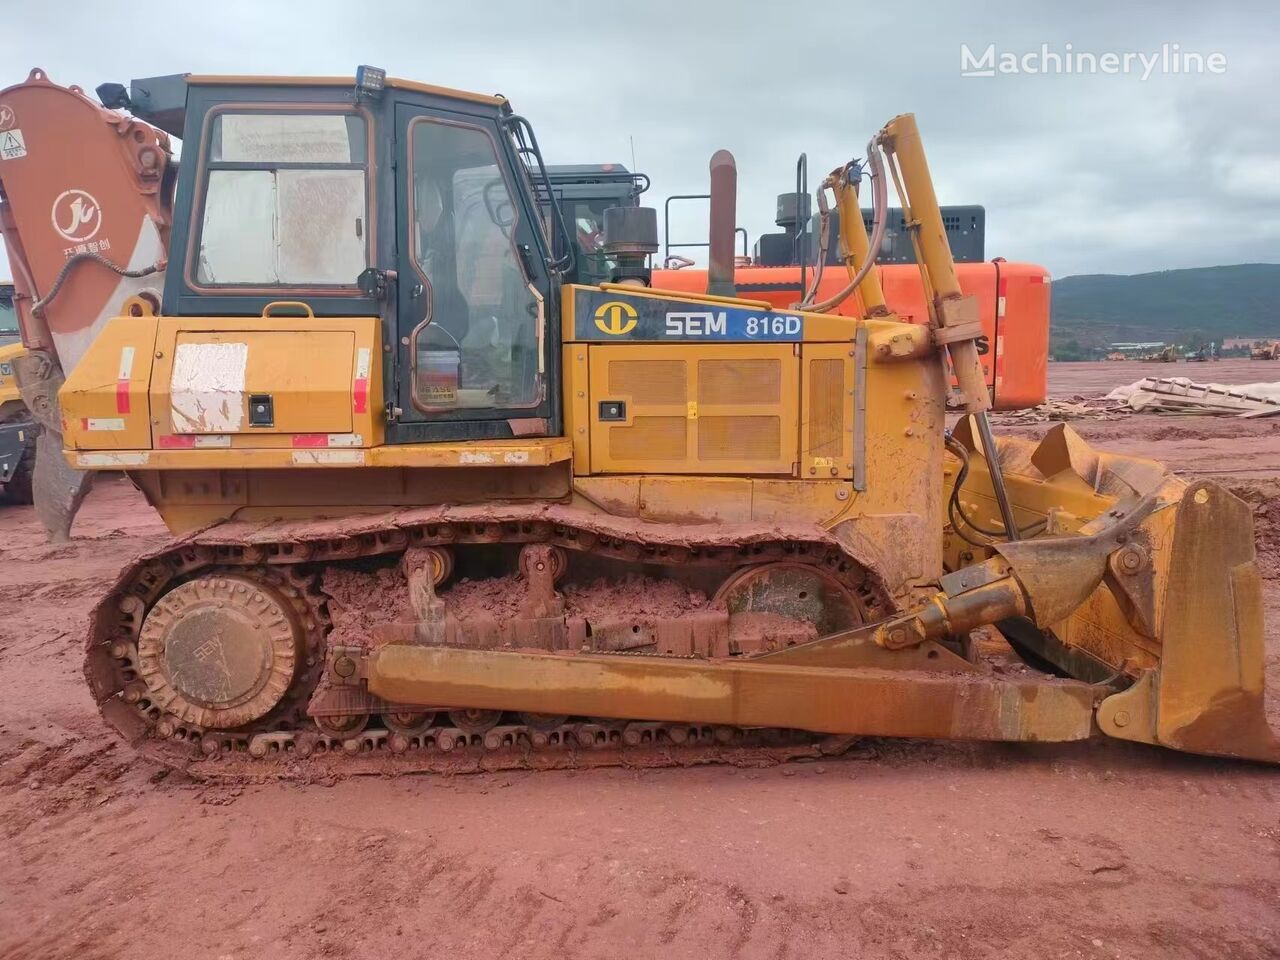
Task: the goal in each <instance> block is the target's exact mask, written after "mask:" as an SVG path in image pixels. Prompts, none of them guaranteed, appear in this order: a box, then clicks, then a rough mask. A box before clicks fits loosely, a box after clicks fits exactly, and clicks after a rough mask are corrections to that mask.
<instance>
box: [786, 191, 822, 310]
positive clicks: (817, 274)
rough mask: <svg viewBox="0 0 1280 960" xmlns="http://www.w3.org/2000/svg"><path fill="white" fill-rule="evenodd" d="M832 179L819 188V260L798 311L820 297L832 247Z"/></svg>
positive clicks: (817, 195)
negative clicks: (829, 188)
mask: <svg viewBox="0 0 1280 960" xmlns="http://www.w3.org/2000/svg"><path fill="white" fill-rule="evenodd" d="M829 183H831V178H830V177H828V178H827V179H826V180H823V181H822V183H821V184H819V186H818V192H817V194H816V195H815V199H816V200H817V201H818V260H817V262H816V263H815V264H814V265H813V283H812V284H810V286H809V289H808V290H806V291H805V293H804V299H803V300H801V301H800V302H799V303H797V304H796V305H795V308H796V309H797V310H807V309H808V308H809V305H810V304H811V303H813V298H814V297H816V296H817V295H818V284H820V283H821V282H822V268H823V267H825V266H826V263H827V250H828V249H829V248H830V246H831V208H830V207H829V206H828V205H827V185H828V184H829Z"/></svg>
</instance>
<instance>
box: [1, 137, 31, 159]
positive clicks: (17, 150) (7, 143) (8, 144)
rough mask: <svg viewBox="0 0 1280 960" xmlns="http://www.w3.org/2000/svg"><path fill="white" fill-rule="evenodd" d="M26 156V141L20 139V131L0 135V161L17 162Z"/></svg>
mask: <svg viewBox="0 0 1280 960" xmlns="http://www.w3.org/2000/svg"><path fill="white" fill-rule="evenodd" d="M26 155H27V141H26V140H24V139H23V138H22V131H21V130H6V131H5V132H4V133H0V160H17V159H18V158H19V157H25V156H26Z"/></svg>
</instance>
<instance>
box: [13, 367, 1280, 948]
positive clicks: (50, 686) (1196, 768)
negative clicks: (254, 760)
mask: <svg viewBox="0 0 1280 960" xmlns="http://www.w3.org/2000/svg"><path fill="white" fill-rule="evenodd" d="M1062 366H1063V367H1074V368H1088V369H1079V376H1076V375H1075V374H1073V373H1071V371H1070V370H1066V371H1064V370H1059V369H1058V368H1057V367H1055V368H1052V370H1053V374H1052V376H1053V378H1054V381H1055V383H1058V382H1059V381H1060V379H1061V378H1063V377H1066V378H1067V386H1066V387H1065V388H1064V387H1061V386H1059V387H1058V389H1057V390H1056V391H1055V392H1057V393H1058V394H1070V393H1073V392H1086V390H1085V389H1084V388H1083V387H1082V388H1081V389H1079V390H1076V389H1072V387H1071V384H1072V383H1080V384H1084V383H1086V382H1088V381H1089V380H1090V379H1092V380H1096V379H1097V378H1098V377H1104V378H1105V377H1106V376H1108V375H1109V374H1108V369H1109V368H1113V367H1118V366H1128V365H1127V364H1126V365H1119V364H1114V365H1113V364H1091V365H1062ZM1149 366H1151V365H1143V367H1149ZM1261 366H1262V365H1261V364H1258V367H1261ZM1177 367H1178V370H1177V372H1178V373H1182V374H1185V371H1186V370H1187V369H1188V368H1187V366H1186V365H1184V364H1178V365H1177ZM1099 368H1102V369H1099ZM1194 369H1195V370H1196V372H1197V373H1198V372H1199V370H1200V369H1201V367H1200V366H1197V367H1195V368H1194ZM1277 369H1278V370H1280V365H1277ZM1139 375H1142V374H1139ZM1120 377H1121V378H1122V379H1117V380H1116V381H1115V382H1127V381H1128V380H1130V379H1134V378H1133V377H1130V376H1128V373H1127V372H1125V373H1123V374H1120ZM1255 379H1260V377H1259V378H1255ZM1088 392H1093V391H1092V388H1090V389H1089V391H1088ZM1078 428H1079V429H1080V430H1081V432H1082V433H1084V434H1085V435H1086V436H1088V437H1089V438H1090V439H1091V440H1093V441H1095V442H1098V443H1100V444H1101V445H1104V446H1111V447H1114V448H1115V449H1134V448H1135V447H1142V448H1143V449H1144V451H1146V452H1150V453H1151V454H1153V455H1159V456H1160V457H1161V458H1162V459H1165V460H1167V461H1169V462H1171V463H1172V464H1173V465H1174V466H1176V467H1178V468H1179V469H1182V470H1184V471H1186V472H1188V473H1193V474H1198V475H1224V480H1225V481H1227V482H1229V483H1231V484H1232V485H1237V486H1239V487H1241V488H1244V489H1245V490H1246V492H1248V490H1255V491H1259V492H1258V493H1256V494H1255V496H1254V499H1255V501H1256V503H1257V505H1258V507H1259V509H1260V510H1261V509H1264V508H1265V507H1266V506H1267V505H1266V502H1265V501H1266V496H1267V495H1269V493H1272V492H1274V491H1275V481H1276V479H1277V478H1280V426H1277V427H1276V428H1272V427H1271V426H1270V425H1266V424H1258V423H1254V424H1250V425H1249V426H1248V428H1247V429H1245V428H1241V427H1240V426H1239V425H1237V424H1232V423H1229V422H1228V423H1223V422H1222V421H1210V420H1207V419H1196V420H1188V419H1180V420H1175V421H1166V420H1155V419H1154V418H1131V419H1129V420H1126V421H1123V422H1119V423H1100V424H1099V423H1094V424H1089V423H1086V424H1083V425H1078ZM1038 429H1039V428H1023V430H1022V431H1020V432H1024V431H1028V430H1030V431H1031V432H1035V431H1036V430H1038ZM1169 431H1178V432H1177V433H1173V434H1170V433H1169ZM1162 438H1163V439H1162ZM1147 448H1149V451H1147ZM75 534H76V539H75V541H74V542H73V543H72V544H70V545H68V546H62V547H49V546H46V545H45V544H44V543H43V538H42V537H41V535H40V534H39V531H38V529H37V526H36V523H35V519H34V516H33V515H32V513H31V511H30V509H29V508H15V507H6V508H2V509H0V562H2V563H3V567H2V569H3V580H2V581H0V665H2V666H3V670H4V676H5V678H6V681H7V683H6V695H5V696H4V697H3V698H0V830H3V833H4V847H3V854H2V855H0V910H2V912H0V917H2V918H3V919H0V957H4V958H9V957H13V958H23V960H29V958H30V960H33V958H42V957H51V958H52V957H58V958H61V957H76V958H80V960H98V958H117V957H119V958H124V957H128V958H131V960H161V958H163V960H169V958H173V957H180V958H182V960H203V958H210V960H221V958H235V960H239V958H250V957H252V958H257V957H267V958H314V957H337V958H366V957H369V958H373V957H397V958H419V957H422V958H434V957H451V958H469V957H476V958H496V957H516V958H524V957H531V958H597V957H598V958H615V957H628V958H631V957H634V958H643V957H664V958H665V957H697V958H698V960H713V958H721V957H744V958H754V957H768V958H787V957H790V958H798V960H799V958H803V960H810V958H825V957H842V958H843V957H901V958H915V957H947V958H951V957H960V958H988V957H1028V958H1030V957H1035V958H1042V957H1046V958H1047V957H1073V958H1074V957H1087V958H1114V957H1125V958H1133V957H1186V958H1214V960H1217V958H1237V957H1239V958H1246V957H1247V958H1264V957H1277V956H1280V775H1278V774H1277V773H1276V771H1274V770H1271V769H1266V768H1262V767H1257V766H1249V765H1243V764H1234V763H1225V762H1218V761H1212V760H1206V759H1200V758H1195V757H1184V756H1179V755H1175V754H1170V753H1164V752H1161V751H1158V750H1154V749H1142V748H1139V747H1136V746H1132V745H1126V744H1121V743H1117V742H1090V743H1085V744H1076V745H1069V746H1052V747H1051V746H1002V745H978V746H969V745H955V744H921V743H895V742H883V741H877V742H873V743H867V744H866V745H865V746H864V747H861V748H859V749H856V750H855V751H854V753H853V754H852V755H851V756H847V757H844V758H841V759H834V760H825V761H823V762H821V763H803V764H792V765H789V766H785V767H774V768H768V769H734V768H727V767H711V768H703V769H685V770H650V771H632V770H605V771H585V772H555V773H517V774H493V775H476V776H460V777H451V778H444V777H402V778H398V779H391V780H381V781H380V780H375V779H370V778H353V779H349V780H341V781H338V782H335V783H332V784H328V785H321V784H298V783H279V782H271V783H262V784H257V785H249V786H243V787H226V786H208V785H201V784H198V783H192V782H187V781H184V780H183V779H182V778H181V777H179V776H178V775H169V776H166V775H164V774H163V773H162V772H159V771H157V770H156V769H154V768H152V767H150V766H149V765H147V764H146V763H144V762H141V761H139V760H137V759H135V758H134V757H133V756H131V754H130V752H129V751H128V749H126V748H125V747H124V746H123V745H121V744H120V743H118V742H117V741H116V739H115V738H114V737H113V736H112V735H111V734H109V733H107V731H106V730H105V729H104V728H103V725H102V724H101V722H100V721H99V719H98V716H97V714H96V711H95V710H94V709H93V707H92V705H91V704H90V702H89V697H88V695H87V692H86V691H85V689H84V687H83V685H82V678H81V675H80V657H81V653H80V649H81V638H82V636H83V632H84V625H85V618H86V614H87V612H88V610H89V607H90V605H91V602H92V599H93V597H94V595H95V594H96V593H97V592H99V591H101V590H103V589H105V587H106V586H107V584H108V581H109V579H110V578H111V577H112V576H113V575H114V573H115V571H116V570H117V569H118V568H119V567H120V565H121V564H122V563H124V562H125V561H126V560H127V559H128V558H130V557H131V556H132V555H133V554H134V553H136V552H139V551H140V550H142V549H143V548H145V547H148V546H151V545H154V544H156V543H158V542H159V541H161V540H162V539H163V538H164V536H165V533H164V530H163V528H162V526H161V524H160V523H159V521H158V520H157V519H156V518H155V516H154V515H153V514H152V513H151V511H150V509H149V508H148V507H147V506H146V504H145V503H144V502H143V500H142V498H141V497H140V496H138V495H137V494H136V493H135V492H134V491H133V489H132V488H131V487H130V486H129V485H128V483H127V482H126V481H124V480H122V479H107V480H105V481H104V482H102V483H100V485H99V487H98V489H96V490H95V491H94V493H93V495H92V496H91V497H90V499H89V501H88V503H87V505H86V508H85V510H84V512H83V514H82V515H81V518H80V520H79V521H78V523H77V526H76V530H75ZM1265 536H1266V537H1267V541H1264V543H1263V544H1262V546H1264V548H1265V550H1266V552H1267V555H1268V556H1273V555H1274V554H1275V552H1276V551H1278V550H1280V542H1278V541H1280V530H1277V529H1276V527H1275V526H1274V525H1272V526H1269V527H1268V528H1267V530H1266V531H1265ZM1268 572H1269V573H1270V577H1271V579H1269V580H1268V581H1267V606H1268V616H1269V625H1268V651H1269V655H1270V656H1269V659H1270V662H1271V668H1272V669H1271V671H1270V672H1271V674H1272V676H1273V677H1275V676H1276V674H1277V672H1278V670H1277V664H1278V663H1280V580H1277V579H1275V577H1276V576H1277V572H1276V570H1275V568H1274V567H1273V568H1270V569H1269V570H1268Z"/></svg>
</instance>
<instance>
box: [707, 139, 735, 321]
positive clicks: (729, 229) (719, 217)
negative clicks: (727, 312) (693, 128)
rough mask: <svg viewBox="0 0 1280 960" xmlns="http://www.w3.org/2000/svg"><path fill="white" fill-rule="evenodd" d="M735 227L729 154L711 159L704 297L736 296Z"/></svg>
mask: <svg viewBox="0 0 1280 960" xmlns="http://www.w3.org/2000/svg"><path fill="white" fill-rule="evenodd" d="M737 226H738V165H737V164H736V163H735V162H734V159H733V154H732V153H730V152H729V151H728V150H717V151H716V152H715V153H714V154H712V156H711V235H710V237H709V238H708V239H709V240H710V253H709V259H710V263H709V264H708V266H707V293H709V294H712V295H713V296H717V297H733V296H737V293H738V288H737V287H736V286H735V285H734V282H733V235H734V231H735V230H736V229H737Z"/></svg>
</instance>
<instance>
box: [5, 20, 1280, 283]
mask: <svg viewBox="0 0 1280 960" xmlns="http://www.w3.org/2000/svg"><path fill="white" fill-rule="evenodd" d="M3 6H4V7H5V8H6V9H7V11H8V12H7V14H6V16H5V18H4V21H3V28H2V29H0V65H3V66H2V67H0V70H2V71H3V76H0V81H2V82H3V83H4V85H7V84H8V83H12V82H17V81H19V80H21V79H23V78H24V77H25V76H26V73H27V70H28V69H29V68H30V67H32V66H37V65H38V66H40V67H43V68H44V69H45V70H46V71H47V72H48V73H49V75H50V76H51V77H52V79H54V80H55V81H57V82H59V83H63V84H71V83H78V84H81V85H82V86H84V87H85V88H87V89H92V88H93V87H95V86H96V85H97V84H99V83H101V82H103V81H105V80H119V81H121V82H127V81H128V80H129V79H130V78H131V77H134V76H146V75H154V74H163V73H179V72H196V73H285V74H319V75H331V74H345V73H350V72H352V71H353V70H354V67H355V66H356V65H357V64H359V63H372V64H375V65H378V66H383V67H385V68H387V70H388V72H389V73H390V74H392V75H395V76H402V77H407V78H412V79H416V80H422V81H426V82H431V83H438V84H444V85H449V86H456V87H463V88H467V89H473V90H478V91H483V92H501V93H503V94H505V95H507V96H508V97H510V98H511V100H512V102H513V104H514V106H515V108H516V110H517V111H518V112H520V113H523V114H525V115H526V116H527V117H529V119H530V120H531V121H532V122H533V124H534V127H535V129H536V130H537V131H538V136H539V140H540V142H541V145H542V148H543V152H544V153H545V154H546V157H547V160H548V162H552V163H557V162H559V163H573V162H600V161H621V162H624V163H628V164H629V163H630V160H631V147H630V143H631V138H634V143H635V160H636V164H637V166H638V169H640V170H642V171H644V172H646V173H648V174H649V175H650V176H651V177H652V178H653V190H652V192H651V193H650V194H649V195H648V201H649V203H650V204H652V205H654V206H657V207H658V208H659V209H661V206H662V198H664V197H665V196H666V195H668V194H672V193H701V192H705V190H706V187H707V160H708V158H709V157H710V155H711V154H712V153H713V152H714V151H715V150H716V149H718V148H721V147H727V148H728V149H730V150H732V151H733V152H734V154H735V155H736V157H737V160H738V170H739V199H738V217H739V223H740V224H741V225H743V226H745V227H746V228H747V229H748V230H749V231H750V234H751V237H752V239H753V240H754V238H755V237H756V236H757V235H758V234H759V233H761V232H762V231H769V230H773V229H775V228H774V227H773V224H772V220H773V211H774V197H775V195H776V194H777V193H779V192H781V191H783V190H786V189H789V188H790V184H791V182H792V178H793V176H794V173H793V171H794V164H795V159H796V155H797V154H798V153H799V152H800V151H801V150H804V151H807V152H808V155H809V159H810V164H811V170H812V172H813V174H814V175H815V179H816V177H817V176H818V175H820V174H821V173H822V172H824V171H826V170H828V169H830V168H831V167H834V166H836V165H837V164H839V163H841V162H843V161H844V160H846V159H848V158H849V157H850V156H854V155H861V153H862V151H863V145H864V144H865V143H866V141H867V139H868V137H869V135H870V134H871V133H873V132H874V131H875V130H876V129H878V128H879V127H880V126H881V125H882V124H883V122H884V121H885V120H887V119H888V118H890V117H892V116H893V115H895V114H897V113H901V112H906V111H911V112H914V113H915V114H916V115H917V117H918V119H919V122H920V126H921V129H922V132H923V135H924V142H925V146H926V148H927V149H928V152H929V157H930V162H931V166H932V169H933V173H934V177H935V180H936V181H937V184H938V193H939V197H940V199H941V201H942V202H943V203H956V204H962V203H978V204H982V205H984V206H985V207H986V209H987V231H988V232H987V255H988V256H989V257H990V256H1004V257H1007V258H1008V259H1011V260H1024V261H1033V262H1038V263H1041V264H1043V265H1044V266H1046V267H1048V268H1049V270H1050V272H1051V273H1053V274H1054V275H1055V276H1067V275H1070V274H1077V273H1097V272H1110V273H1134V272H1142V271H1148V270H1159V269H1167V268H1175V267H1191V266H1205V265H1212V264H1223V263H1238V262H1257V261H1266V262H1276V261H1280V96H1278V95H1277V92H1278V91H1280V66H1277V53H1276V51H1277V49H1280V7H1277V6H1276V5H1275V4H1274V3H1263V2H1259V3H1254V4H1250V3H1232V2H1216V3H1205V2H1163V3H1160V4H1155V3H1151V4H1142V5H1138V4H1133V5H1127V4H1121V3H1115V2H1111V3H1091V2H1087V0H1081V2H1073V3H1034V2H1023V3H1020V4H1015V5H1009V4H1001V5H992V6H993V8H994V9H991V10H990V12H988V11H986V10H982V9H980V8H979V7H980V5H978V4H974V3H965V4H960V3H952V2H946V3H936V4H929V3H919V2H903V0H894V2H891V3H883V4H855V3H850V2H842V3H826V2H822V3H812V2H811V3H787V2H769V3H763V2H760V3H758V2H748V0H738V2H721V0H715V2H699V0H683V2H667V0H661V2H653V0H647V2H639V3H613V4H609V3H602V2H582V0H562V2H555V3H552V2H537V0H527V2H523V3H512V2H508V0H470V2H459V0H448V2H435V0H418V2H399V0H359V2H353V0H344V2H336V0H335V2H330V0H309V2H306V3H290V2H269V0H257V2H244V0H219V2H216V3H210V2H207V0H205V2H200V3H192V4H185V3H182V2H179V0H169V2H166V3H164V4H160V5H155V6H151V7H148V8H147V10H146V12H145V13H143V14H140V15H139V16H138V17H137V18H136V19H131V17H130V11H132V10H134V9H137V8H136V5H135V6H131V5H129V4H123V5H121V4H103V3H102V2H100V0H94V2H80V0H57V2H51V3H46V4H29V3H19V2H18V0H3ZM962 43H963V44H967V45H968V47H969V48H970V49H971V50H972V51H973V52H974V53H975V54H976V55H978V56H981V55H982V53H983V52H984V51H985V50H986V49H987V47H988V46H989V45H992V44H994V45H995V54H996V56H997V57H998V56H1000V55H1001V54H1004V53H1012V54H1016V55H1022V54H1024V53H1028V52H1032V53H1038V51H1040V49H1041V44H1048V45H1049V48H1050V50H1051V51H1054V52H1057V53H1060V54H1061V53H1064V52H1065V51H1066V45H1067V44H1068V43H1070V44H1071V45H1072V47H1073V49H1074V51H1075V52H1088V53H1093V54H1096V55H1099V56H1100V55H1102V54H1104V53H1108V52H1111V53H1116V54H1123V53H1126V52H1130V53H1135V54H1138V53H1145V54H1148V55H1151V54H1158V53H1159V52H1160V50H1161V45H1162V44H1165V43H1169V44H1174V43H1176V44H1178V45H1179V46H1180V49H1181V51H1182V52H1195V53H1199V54H1202V55H1204V56H1207V55H1208V54H1210V53H1220V54H1221V55H1222V56H1223V57H1225V62H1226V66H1225V70H1224V71H1223V72H1221V73H1216V74H1215V73H1208V72H1205V73H1201V74H1199V75H1186V74H1176V75H1174V74H1163V73H1162V72H1161V70H1160V68H1159V67H1157V68H1156V69H1155V70H1154V71H1153V72H1152V75H1151V76H1149V77H1148V78H1147V79H1146V80H1143V79H1141V78H1140V76H1139V75H1137V74H1139V73H1140V72H1141V66H1140V65H1139V66H1137V67H1136V68H1135V70H1136V72H1135V73H1134V74H1130V75H1102V74H1095V75H1093V76H1080V75H1063V74H1060V75H1043V74H1042V75H1028V74H1017V75H1014V74H999V73H998V74H997V75H996V76H995V77H993V78H962V77H961V76H960V72H961V44H962ZM705 231H706V226H705V222H704V218H703V215H702V213H701V212H698V213H696V214H695V213H694V212H692V211H690V213H689V214H688V215H687V216H685V217H684V218H681V220H680V221H679V222H675V223H673V233H679V234H681V235H683V236H685V237H691V236H695V235H697V236H698V237H701V236H704V235H705Z"/></svg>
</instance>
